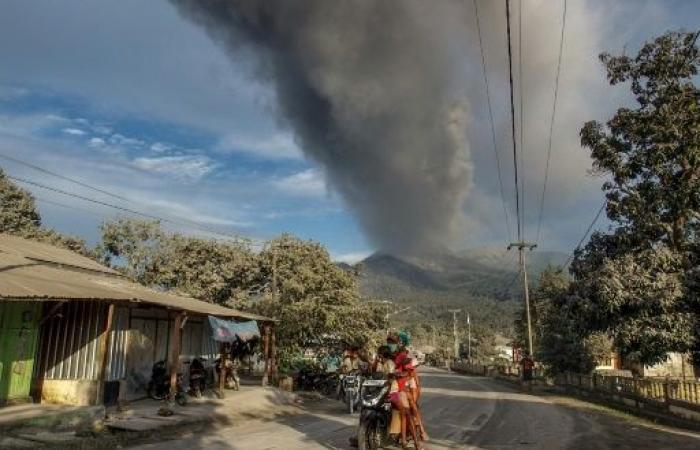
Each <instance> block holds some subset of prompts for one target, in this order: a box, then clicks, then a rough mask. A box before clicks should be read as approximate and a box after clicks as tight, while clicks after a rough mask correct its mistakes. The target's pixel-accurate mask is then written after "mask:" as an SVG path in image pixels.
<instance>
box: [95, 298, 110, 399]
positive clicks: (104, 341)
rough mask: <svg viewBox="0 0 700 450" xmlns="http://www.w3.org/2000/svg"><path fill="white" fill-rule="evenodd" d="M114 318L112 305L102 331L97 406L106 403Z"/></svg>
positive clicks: (108, 308)
mask: <svg viewBox="0 0 700 450" xmlns="http://www.w3.org/2000/svg"><path fill="white" fill-rule="evenodd" d="M113 317H114V304H113V303H110V304H109V306H108V307H107V320H105V327H104V330H103V331H102V336H101V337H100V355H102V361H101V362H100V372H99V373H100V375H99V377H98V380H99V382H100V384H99V389H97V398H96V399H95V404H96V405H99V404H102V402H103V401H104V390H105V381H106V379H107V364H108V363H109V343H110V342H109V341H110V339H111V337H112V333H111V331H112V318H113Z"/></svg>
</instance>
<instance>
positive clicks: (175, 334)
mask: <svg viewBox="0 0 700 450" xmlns="http://www.w3.org/2000/svg"><path fill="white" fill-rule="evenodd" d="M184 317H185V312H184V311H180V312H178V313H177V314H176V315H175V320H174V321H173V330H172V333H170V399H171V400H175V394H176V393H177V372H178V370H179V369H180V344H181V342H180V341H181V339H180V337H181V336H182V319H183V318H184Z"/></svg>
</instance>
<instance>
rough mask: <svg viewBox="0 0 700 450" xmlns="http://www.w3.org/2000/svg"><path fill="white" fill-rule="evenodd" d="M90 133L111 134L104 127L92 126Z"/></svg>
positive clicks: (110, 131)
mask: <svg viewBox="0 0 700 450" xmlns="http://www.w3.org/2000/svg"><path fill="white" fill-rule="evenodd" d="M92 131H94V132H95V133H97V134H112V129H111V128H110V127H107V126H104V125H94V126H93V127H92Z"/></svg>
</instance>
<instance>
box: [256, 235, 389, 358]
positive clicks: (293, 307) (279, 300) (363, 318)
mask: <svg viewBox="0 0 700 450" xmlns="http://www.w3.org/2000/svg"><path fill="white" fill-rule="evenodd" d="M259 261H260V283H261V290H262V292H263V295H262V296H261V297H260V298H257V299H253V301H249V302H247V303H246V304H245V306H248V307H251V308H253V309H254V310H256V311H258V312H260V313H262V314H266V315H270V316H273V317H276V318H278V319H279V320H280V322H279V323H278V325H277V340H278V343H279V346H280V359H281V360H282V365H283V367H284V366H288V365H289V363H290V362H291V359H292V358H293V357H294V356H295V355H298V354H300V352H301V351H303V350H304V349H306V348H314V347H321V346H325V345H326V344H327V343H328V342H340V343H342V344H344V345H353V346H364V345H368V344H370V343H371V344H376V343H377V342H378V339H379V333H380V330H381V325H382V322H381V321H382V315H381V311H379V310H378V308H376V307H375V306H373V305H372V304H370V303H367V302H363V301H362V300H361V299H360V296H359V292H358V290H357V285H356V281H355V278H354V277H353V276H352V274H350V273H348V272H347V271H345V270H343V269H342V268H340V267H338V266H337V265H336V264H335V263H333V261H332V260H331V258H330V255H329V254H328V251H327V250H326V249H325V248H324V247H323V246H321V244H319V243H316V242H312V241H302V240H300V239H296V238H294V237H292V236H289V235H282V236H281V237H279V238H277V239H274V240H272V241H270V242H268V244H267V246H266V247H265V249H264V250H263V251H262V252H261V253H260V255H259Z"/></svg>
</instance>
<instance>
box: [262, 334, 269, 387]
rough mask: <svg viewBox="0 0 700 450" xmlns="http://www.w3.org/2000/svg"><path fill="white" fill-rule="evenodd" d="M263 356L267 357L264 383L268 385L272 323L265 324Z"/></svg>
mask: <svg viewBox="0 0 700 450" xmlns="http://www.w3.org/2000/svg"><path fill="white" fill-rule="evenodd" d="M263 357H264V358H265V373H263V379H262V385H263V386H267V385H268V381H269V377H270V325H269V324H267V323H266V324H264V325H263Z"/></svg>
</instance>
